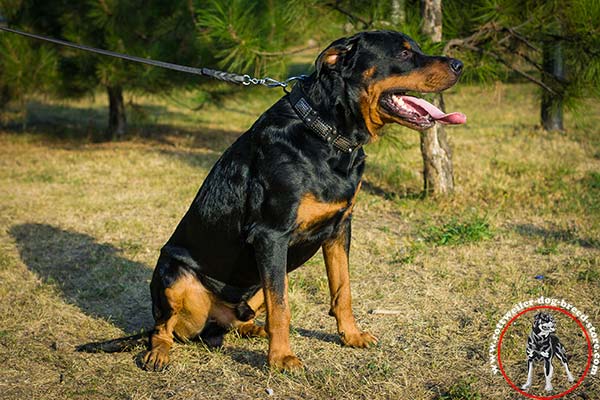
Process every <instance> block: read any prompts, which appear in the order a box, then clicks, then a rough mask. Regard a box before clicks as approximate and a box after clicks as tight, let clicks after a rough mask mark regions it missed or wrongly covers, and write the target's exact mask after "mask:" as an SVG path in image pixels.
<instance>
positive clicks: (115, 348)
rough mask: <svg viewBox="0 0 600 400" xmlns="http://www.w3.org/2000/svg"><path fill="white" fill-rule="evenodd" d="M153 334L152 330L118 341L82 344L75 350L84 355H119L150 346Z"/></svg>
mask: <svg viewBox="0 0 600 400" xmlns="http://www.w3.org/2000/svg"><path fill="white" fill-rule="evenodd" d="M151 334H152V330H149V331H142V332H141V333H137V334H135V335H131V336H125V337H122V338H118V339H112V340H107V341H104V342H91V343H86V344H82V345H79V346H77V347H76V348H75V350H77V351H81V352H84V353H119V352H125V351H131V350H133V349H134V348H136V347H138V346H141V345H145V346H148V343H149V342H150V335H151Z"/></svg>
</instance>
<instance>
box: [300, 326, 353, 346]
mask: <svg viewBox="0 0 600 400" xmlns="http://www.w3.org/2000/svg"><path fill="white" fill-rule="evenodd" d="M294 330H295V331H296V332H298V334H299V335H300V336H303V337H305V338H309V339H317V340H320V341H322V342H326V343H335V344H339V345H341V344H342V340H341V339H340V336H339V335H338V334H333V333H327V332H321V331H315V330H312V329H304V328H294Z"/></svg>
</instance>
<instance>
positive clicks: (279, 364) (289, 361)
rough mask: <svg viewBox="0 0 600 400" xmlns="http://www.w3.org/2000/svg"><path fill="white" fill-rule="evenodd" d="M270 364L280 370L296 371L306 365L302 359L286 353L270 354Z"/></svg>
mask: <svg viewBox="0 0 600 400" xmlns="http://www.w3.org/2000/svg"><path fill="white" fill-rule="evenodd" d="M269 366H270V367H271V368H275V369H277V370H279V371H286V372H296V371H299V370H301V369H302V368H303V367H304V366H303V365H302V361H300V359H299V358H298V357H296V356H295V355H293V354H284V355H277V356H271V355H269Z"/></svg>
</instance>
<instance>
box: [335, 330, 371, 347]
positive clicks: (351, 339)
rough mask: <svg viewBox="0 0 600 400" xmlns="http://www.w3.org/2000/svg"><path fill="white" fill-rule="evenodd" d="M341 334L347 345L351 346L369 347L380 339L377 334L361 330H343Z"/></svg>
mask: <svg viewBox="0 0 600 400" xmlns="http://www.w3.org/2000/svg"><path fill="white" fill-rule="evenodd" d="M340 336H341V338H342V342H343V343H344V345H345V346H349V347H361V348H365V347H369V346H372V345H376V344H377V342H378V340H377V338H376V337H375V336H373V335H371V334H370V333H369V332H360V331H356V332H354V333H346V332H341V333H340Z"/></svg>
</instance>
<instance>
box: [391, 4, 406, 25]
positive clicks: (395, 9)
mask: <svg viewBox="0 0 600 400" xmlns="http://www.w3.org/2000/svg"><path fill="white" fill-rule="evenodd" d="M405 3H406V0H392V14H391V15H390V20H391V21H392V24H393V25H394V26H395V27H398V28H400V29H401V28H402V25H404V24H405V23H406V4H405Z"/></svg>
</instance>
